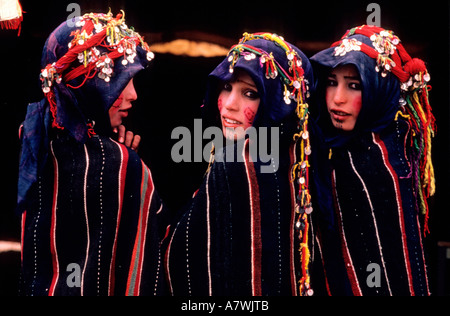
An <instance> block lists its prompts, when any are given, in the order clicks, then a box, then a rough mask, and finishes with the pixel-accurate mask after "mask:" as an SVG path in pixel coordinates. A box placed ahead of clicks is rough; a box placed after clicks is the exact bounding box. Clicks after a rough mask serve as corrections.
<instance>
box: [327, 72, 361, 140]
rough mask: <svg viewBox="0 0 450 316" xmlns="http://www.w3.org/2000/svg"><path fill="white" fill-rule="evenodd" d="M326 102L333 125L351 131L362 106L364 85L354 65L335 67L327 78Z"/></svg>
mask: <svg viewBox="0 0 450 316" xmlns="http://www.w3.org/2000/svg"><path fill="white" fill-rule="evenodd" d="M326 102H327V109H328V113H329V114H330V117H331V122H332V123H333V126H334V127H336V128H337V129H340V130H343V131H346V132H350V131H352V130H353V129H354V128H355V125H356V121H357V120H358V116H359V112H360V111H361V107H362V86H361V80H360V77H359V73H358V70H357V69H356V67H355V66H354V65H345V66H339V67H336V68H335V69H333V70H332V71H331V73H330V75H329V76H328V79H327V90H326Z"/></svg>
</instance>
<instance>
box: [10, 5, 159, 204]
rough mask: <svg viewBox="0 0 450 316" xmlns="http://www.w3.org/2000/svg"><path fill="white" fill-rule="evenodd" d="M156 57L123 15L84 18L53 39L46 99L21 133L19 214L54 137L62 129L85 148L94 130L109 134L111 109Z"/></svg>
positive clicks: (45, 74) (34, 107)
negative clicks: (140, 72) (132, 81)
mask: <svg viewBox="0 0 450 316" xmlns="http://www.w3.org/2000/svg"><path fill="white" fill-rule="evenodd" d="M153 57H154V56H153V54H152V53H151V52H150V50H149V48H148V45H147V44H146V43H145V42H144V41H143V39H142V38H141V37H140V35H139V34H138V33H136V32H134V31H133V30H131V29H129V28H128V26H127V25H126V24H125V20H124V17H123V15H118V16H117V17H116V18H113V17H112V15H111V14H110V13H109V14H93V13H91V14H86V15H85V16H83V17H78V18H75V19H73V20H71V21H66V22H64V23H62V24H61V25H60V26H59V27H58V28H56V29H55V30H54V31H53V32H52V33H51V34H50V36H49V38H48V39H47V41H46V43H45V46H44V49H43V54H42V60H41V64H42V69H43V70H42V72H41V76H40V80H41V83H42V88H43V91H44V94H45V95H46V98H45V99H43V100H42V101H41V102H38V103H32V104H30V105H29V106H28V110H27V115H26V117H25V121H24V123H23V128H22V152H21V158H20V171H19V185H18V201H17V202H18V210H20V211H23V210H24V209H25V208H26V201H27V198H28V192H29V190H30V188H31V187H32V185H33V184H34V183H35V182H36V180H37V178H38V175H39V174H40V172H41V171H42V168H43V167H44V165H45V162H46V160H47V156H48V147H49V142H50V140H51V137H52V136H51V135H52V134H54V133H56V131H57V130H58V131H60V132H62V133H65V135H67V136H68V137H70V138H73V139H75V140H76V141H78V142H80V143H84V142H85V141H86V140H87V139H88V137H89V135H92V133H93V131H92V129H93V128H94V129H95V133H97V134H101V135H108V134H109V133H111V124H110V119H109V114H108V110H109V109H110V107H111V106H112V105H113V103H114V102H115V101H116V100H117V99H118V97H119V96H120V94H121V93H122V91H123V90H124V89H125V87H126V86H127V85H128V83H129V82H130V80H131V79H132V78H133V77H134V76H135V75H136V74H137V73H138V72H139V71H141V70H142V69H144V68H146V67H147V65H148V63H149V61H150V60H151V59H153Z"/></svg>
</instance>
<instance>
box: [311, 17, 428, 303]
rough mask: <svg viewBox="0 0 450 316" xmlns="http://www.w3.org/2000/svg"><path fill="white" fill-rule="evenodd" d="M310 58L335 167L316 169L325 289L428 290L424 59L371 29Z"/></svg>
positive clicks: (353, 33) (369, 291)
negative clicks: (413, 57)
mask: <svg viewBox="0 0 450 316" xmlns="http://www.w3.org/2000/svg"><path fill="white" fill-rule="evenodd" d="M311 60H312V61H313V65H314V66H315V67H316V70H317V72H318V74H319V88H318V89H319V96H318V100H319V116H318V122H319V125H320V127H321V129H322V131H323V135H324V140H325V143H326V145H327V149H326V152H327V153H326V155H327V156H328V164H329V166H330V168H329V169H327V168H324V167H325V166H326V165H325V164H327V162H325V164H324V165H321V168H320V170H318V172H319V173H322V175H323V177H322V180H323V181H322V182H321V184H319V185H318V192H319V196H318V199H319V200H321V202H320V208H321V209H322V210H324V212H321V214H322V215H325V214H328V216H324V219H326V221H322V224H319V236H321V238H320V239H321V242H320V243H319V246H320V253H321V255H322V262H323V263H324V266H325V275H326V281H327V289H328V293H329V294H341V295H342V294H350V295H428V294H429V286H428V279H427V270H426V263H425V257H424V250H423V243H422V228H421V227H422V223H421V220H423V224H424V231H425V233H426V232H427V231H428V222H427V220H428V204H427V198H428V197H430V196H431V195H433V194H434V190H435V182H434V170H433V165H432V162H431V138H432V137H433V136H434V130H435V126H434V123H435V121H434V117H433V115H432V114H431V107H430V105H429V102H428V82H429V81H430V75H429V73H428V71H427V69H426V67H425V64H424V62H423V61H421V60H419V59H412V58H411V57H410V56H409V55H408V54H407V52H406V50H405V49H404V47H403V45H402V43H401V41H400V39H399V38H398V37H397V36H396V35H395V34H394V33H393V32H392V31H388V30H384V29H382V28H379V27H373V26H361V27H356V28H353V29H351V30H349V31H348V32H347V33H346V34H345V35H344V36H343V38H342V39H341V40H340V41H339V42H336V43H334V44H333V45H332V47H331V48H329V49H326V50H324V51H322V52H320V53H318V54H317V55H315V56H314V57H312V59H311ZM326 160H327V159H325V160H324V161H326ZM324 173H327V175H324ZM327 192H328V193H327ZM331 209H332V210H333V212H330V211H329V210H331ZM420 215H424V217H423V218H421V216H420ZM325 222H326V223H327V224H328V225H323V223H325ZM333 229H335V231H333ZM333 236H339V237H338V238H336V239H337V240H338V242H337V241H336V240H334V241H333V239H334V238H333ZM333 246H335V248H338V249H339V251H336V249H332V248H333ZM339 258H341V259H342V260H339ZM371 273H375V274H371Z"/></svg>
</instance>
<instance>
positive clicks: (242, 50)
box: [228, 33, 314, 296]
mask: <svg viewBox="0 0 450 316" xmlns="http://www.w3.org/2000/svg"><path fill="white" fill-rule="evenodd" d="M253 40H266V41H271V42H274V43H275V44H276V45H277V46H279V47H280V48H281V49H283V50H284V51H285V53H286V56H285V57H286V60H287V61H288V62H287V65H288V68H287V69H286V68H284V67H283V66H282V64H283V62H284V61H281V60H277V59H276V58H275V56H274V53H273V52H267V51H264V50H263V49H261V48H259V47H255V46H252V43H251V41H253ZM241 58H243V59H244V60H245V61H248V62H252V61H254V60H259V63H260V67H261V68H262V69H264V72H265V78H266V79H267V80H272V79H273V80H280V81H281V84H282V89H283V90H284V92H283V101H284V104H285V105H286V106H291V104H292V103H293V102H295V103H294V104H296V105H297V106H296V115H297V116H298V126H297V133H295V135H293V141H295V144H296V146H297V148H298V149H299V152H300V157H299V158H300V159H299V161H296V162H295V163H294V166H293V167H292V178H291V180H292V181H293V182H294V181H296V182H297V183H298V185H299V189H298V194H297V203H296V206H295V215H296V219H295V230H296V232H297V233H298V238H299V240H300V249H299V252H300V258H301V266H302V277H301V279H300V280H299V293H300V295H307V296H311V295H313V293H314V292H313V290H312V289H311V286H310V275H309V263H310V259H311V258H310V250H309V241H308V238H309V225H310V221H309V216H310V214H311V213H312V211H313V208H312V204H311V195H310V192H309V166H310V165H309V161H308V160H309V156H310V155H311V143H310V138H309V132H308V119H309V106H308V103H306V102H307V99H308V98H309V97H310V92H309V89H310V88H309V84H310V83H309V82H308V79H306V78H305V76H304V75H305V70H304V69H303V60H302V58H301V56H300V55H299V54H298V53H297V51H296V50H295V49H294V48H293V47H292V46H291V45H290V44H289V43H287V42H286V41H285V40H284V39H283V38H282V37H280V36H278V35H275V34H271V33H256V34H249V33H244V35H243V38H242V39H241V40H240V42H239V44H237V45H235V46H233V47H232V48H231V50H230V52H229V54H228V62H229V63H230V65H229V72H230V73H233V72H234V68H235V66H236V64H237V62H238V60H239V59H241ZM278 58H279V57H278Z"/></svg>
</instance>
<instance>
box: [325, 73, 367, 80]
mask: <svg viewBox="0 0 450 316" xmlns="http://www.w3.org/2000/svg"><path fill="white" fill-rule="evenodd" d="M328 77H331V78H337V76H336V75H335V74H329V75H328ZM344 79H348V80H357V81H361V79H359V77H356V76H344Z"/></svg>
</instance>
